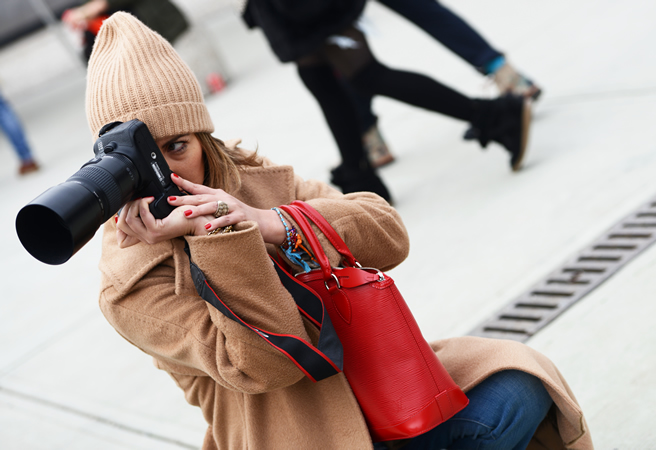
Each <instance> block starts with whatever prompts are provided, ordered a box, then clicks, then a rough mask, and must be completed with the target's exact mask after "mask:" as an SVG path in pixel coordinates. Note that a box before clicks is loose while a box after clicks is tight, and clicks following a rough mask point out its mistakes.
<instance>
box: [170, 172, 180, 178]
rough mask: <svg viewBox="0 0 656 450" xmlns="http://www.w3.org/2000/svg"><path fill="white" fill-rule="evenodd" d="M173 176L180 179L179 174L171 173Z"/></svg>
mask: <svg viewBox="0 0 656 450" xmlns="http://www.w3.org/2000/svg"><path fill="white" fill-rule="evenodd" d="M171 175H173V177H174V178H180V177H179V176H178V174H177V173H171Z"/></svg>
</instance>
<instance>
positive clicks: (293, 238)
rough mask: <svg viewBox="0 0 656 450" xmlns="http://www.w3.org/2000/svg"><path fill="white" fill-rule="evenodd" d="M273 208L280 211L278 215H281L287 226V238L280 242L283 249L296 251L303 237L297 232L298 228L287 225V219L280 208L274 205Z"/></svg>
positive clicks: (281, 219) (277, 211)
mask: <svg viewBox="0 0 656 450" xmlns="http://www.w3.org/2000/svg"><path fill="white" fill-rule="evenodd" d="M271 209H272V210H274V211H275V212H276V213H278V217H280V221H281V222H282V225H283V226H284V227H285V240H284V241H283V242H282V244H280V246H281V247H282V248H283V250H290V249H291V251H292V252H293V251H295V250H296V249H297V248H298V246H299V244H300V243H301V237H300V236H299V235H298V233H297V232H296V228H294V227H292V228H291V229H290V228H289V226H287V221H285V218H284V217H283V215H282V212H280V209H279V208H276V207H273V208H271Z"/></svg>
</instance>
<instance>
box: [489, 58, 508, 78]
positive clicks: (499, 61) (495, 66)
mask: <svg viewBox="0 0 656 450" xmlns="http://www.w3.org/2000/svg"><path fill="white" fill-rule="evenodd" d="M505 63H506V57H505V56H503V55H501V56H497V57H496V58H494V59H493V60H492V61H490V62H489V63H487V64H486V65H485V67H484V68H483V69H484V70H485V75H492V74H493V73H494V72H496V71H497V70H499V69H501V66H503V65H504V64H505Z"/></svg>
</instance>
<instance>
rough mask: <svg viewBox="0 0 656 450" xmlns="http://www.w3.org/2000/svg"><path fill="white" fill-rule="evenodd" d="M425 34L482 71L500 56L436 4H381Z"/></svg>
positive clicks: (408, 0)
mask: <svg viewBox="0 0 656 450" xmlns="http://www.w3.org/2000/svg"><path fill="white" fill-rule="evenodd" d="M378 1H379V2H380V3H382V4H383V5H385V6H387V7H388V8H390V9H391V10H393V11H396V12H397V13H398V14H400V15H402V16H403V17H405V18H406V19H408V20H409V21H410V22H412V23H414V24H415V25H417V26H418V27H420V28H421V29H422V30H424V31H425V32H426V33H428V34H430V35H431V36H433V37H434V38H435V39H436V40H437V41H439V42H441V43H442V45H444V46H445V47H446V48H448V49H449V50H451V51H452V52H453V53H455V54H456V55H458V56H460V57H461V58H462V59H464V60H465V61H467V62H468V63H469V64H471V65H472V66H474V67H475V68H476V69H478V70H479V71H481V72H483V71H484V70H483V68H484V67H485V66H486V65H487V64H488V63H489V62H490V61H492V60H493V59H495V58H497V57H499V56H501V53H500V52H498V51H497V50H495V49H494V48H492V46H491V45H490V44H489V43H488V42H487V41H486V40H485V39H484V38H483V37H482V36H481V35H480V34H478V32H476V31H475V30H474V29H473V28H472V27H471V26H469V24H468V23H467V22H465V21H464V20H463V19H461V18H460V17H459V16H457V15H456V14H454V13H453V12H451V10H449V9H447V8H445V7H444V6H442V5H441V4H440V3H439V2H437V1H435V0H378Z"/></svg>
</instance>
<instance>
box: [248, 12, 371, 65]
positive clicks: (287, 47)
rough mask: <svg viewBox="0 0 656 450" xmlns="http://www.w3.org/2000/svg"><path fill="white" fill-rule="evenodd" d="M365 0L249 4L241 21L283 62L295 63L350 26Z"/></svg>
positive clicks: (358, 14)
mask: <svg viewBox="0 0 656 450" xmlns="http://www.w3.org/2000/svg"><path fill="white" fill-rule="evenodd" d="M365 1H366V0H248V3H247V5H246V8H245V10H244V14H243V19H244V21H245V22H246V24H247V25H248V26H249V27H250V28H256V27H259V28H261V29H262V31H263V32H264V35H265V36H266V38H267V40H268V41H269V45H270V46H271V49H272V50H273V52H274V53H275V54H276V56H277V57H278V59H279V60H280V61H282V62H289V61H295V60H297V59H299V58H300V57H302V56H306V55H309V54H311V53H312V52H313V51H315V50H316V49H318V48H319V47H321V45H323V44H324V42H325V41H326V39H327V38H328V37H330V36H332V35H334V34H338V33H340V32H341V31H343V30H345V29H346V28H348V27H349V26H351V25H353V24H354V23H355V22H356V20H357V19H358V17H360V15H361V14H362V11H363V10H364V7H365Z"/></svg>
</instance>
